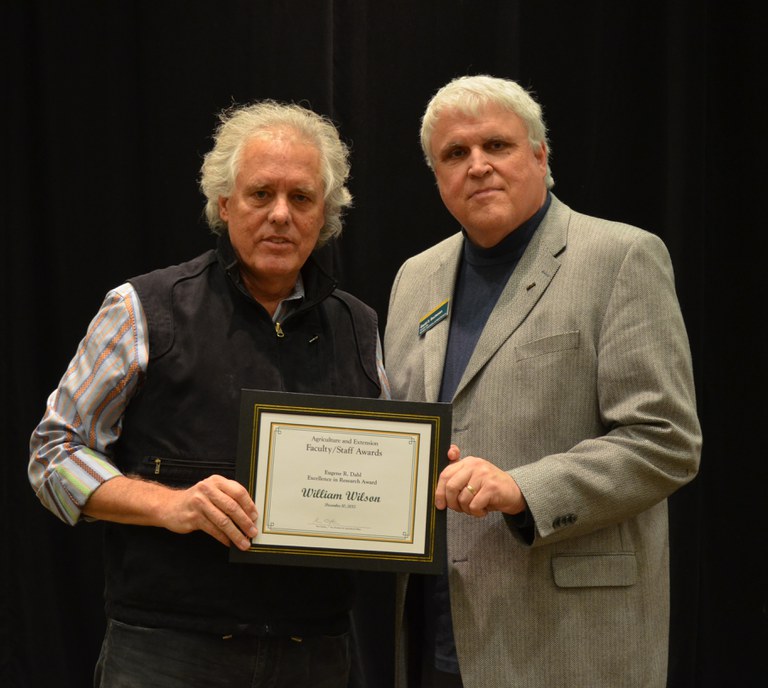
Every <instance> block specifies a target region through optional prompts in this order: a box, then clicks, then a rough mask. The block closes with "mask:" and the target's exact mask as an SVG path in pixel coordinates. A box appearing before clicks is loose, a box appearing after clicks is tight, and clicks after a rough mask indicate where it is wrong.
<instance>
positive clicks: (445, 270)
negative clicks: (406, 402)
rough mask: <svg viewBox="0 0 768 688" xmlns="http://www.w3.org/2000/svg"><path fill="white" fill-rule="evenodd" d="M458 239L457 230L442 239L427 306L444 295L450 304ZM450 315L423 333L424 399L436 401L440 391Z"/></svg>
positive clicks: (460, 244) (437, 301)
mask: <svg viewBox="0 0 768 688" xmlns="http://www.w3.org/2000/svg"><path fill="white" fill-rule="evenodd" d="M462 243H463V237H462V235H461V234H457V235H456V236H455V237H452V238H451V240H449V241H448V242H446V245H445V251H443V252H442V253H441V255H440V256H439V261H438V262H437V263H436V265H435V269H434V271H433V272H432V274H431V275H430V276H429V287H428V290H427V291H428V293H429V294H433V295H434V303H432V304H430V308H437V307H438V306H439V305H440V304H441V303H442V302H443V301H445V300H446V299H448V305H449V308H450V309H452V308H453V288H454V285H455V283H456V271H457V270H458V267H459V259H460V258H461V248H462ZM423 315H426V314H423ZM452 316H453V313H452V311H450V310H449V314H448V317H447V318H446V319H445V320H443V321H442V322H440V323H438V324H437V325H436V326H435V327H433V328H432V329H430V330H428V331H427V332H426V333H425V334H424V391H425V398H426V400H427V401H432V402H434V401H437V398H438V396H439V394H440V385H441V384H442V380H443V367H444V365H445V352H446V349H447V348H448V330H449V326H450V322H451V318H452Z"/></svg>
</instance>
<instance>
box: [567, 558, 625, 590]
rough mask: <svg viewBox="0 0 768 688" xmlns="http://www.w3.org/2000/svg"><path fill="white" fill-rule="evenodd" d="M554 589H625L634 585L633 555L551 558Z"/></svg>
mask: <svg viewBox="0 0 768 688" xmlns="http://www.w3.org/2000/svg"><path fill="white" fill-rule="evenodd" d="M552 575H553V576H554V579H555V585H557V587H558V588H599V587H627V586H630V585H634V584H635V583H637V558H636V557H635V554H634V552H616V553H612V554H561V555H557V556H554V557H552Z"/></svg>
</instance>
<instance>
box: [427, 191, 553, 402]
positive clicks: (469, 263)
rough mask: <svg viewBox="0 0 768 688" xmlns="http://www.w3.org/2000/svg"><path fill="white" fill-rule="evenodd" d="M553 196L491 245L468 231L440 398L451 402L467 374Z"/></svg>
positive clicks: (456, 287) (452, 315) (453, 309)
mask: <svg viewBox="0 0 768 688" xmlns="http://www.w3.org/2000/svg"><path fill="white" fill-rule="evenodd" d="M550 201H551V196H550V194H549V193H547V198H546V200H545V201H544V205H542V206H541V208H539V210H538V211H537V212H536V214H535V215H533V217H531V218H530V219H529V220H527V221H526V222H524V223H523V224H522V225H520V227H518V228H517V229H516V230H515V231H513V232H510V233H509V234H508V235H507V236H506V237H504V238H503V239H502V240H501V241H500V242H499V243H498V244H496V245H495V246H491V248H481V247H479V246H476V245H475V244H473V243H472V242H471V241H470V240H469V238H468V237H467V233H466V231H464V230H462V232H463V234H464V248H463V254H462V257H461V265H460V266H459V274H458V276H457V278H456V286H455V288H454V293H453V303H452V305H451V313H452V314H451V328H450V331H449V334H448V349H447V351H446V354H445V364H444V367H443V381H442V385H441V387H440V401H447V402H450V401H452V400H453V395H454V393H455V392H456V387H457V386H458V384H459V381H460V380H461V376H462V375H463V374H464V369H465V368H466V367H467V363H469V359H470V357H471V356H472V352H473V351H474V350H475V345H476V344H477V340H478V339H479V338H480V334H481V332H482V331H483V328H484V327H485V323H486V322H488V318H489V316H490V315H491V311H493V307H494V306H495V305H496V302H497V301H498V299H499V296H500V295H501V292H502V291H503V290H504V287H505V286H506V284H507V282H508V281H509V278H510V276H511V275H512V272H513V271H514V269H515V267H516V266H517V264H518V262H519V261H520V258H521V257H522V255H523V253H525V249H526V247H527V246H528V242H529V241H530V240H531V237H532V236H533V234H534V232H535V231H536V229H537V227H538V226H539V224H540V223H541V219H542V218H543V217H544V215H546V213H547V210H548V209H549V204H550Z"/></svg>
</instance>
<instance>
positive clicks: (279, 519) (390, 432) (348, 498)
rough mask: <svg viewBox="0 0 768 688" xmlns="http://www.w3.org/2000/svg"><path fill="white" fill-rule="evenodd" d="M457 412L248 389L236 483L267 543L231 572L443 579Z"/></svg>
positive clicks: (235, 553) (256, 544) (242, 554)
mask: <svg viewBox="0 0 768 688" xmlns="http://www.w3.org/2000/svg"><path fill="white" fill-rule="evenodd" d="M450 430H451V406H450V404H443V403H434V404H433V403H416V402H402V401H389V400H383V399H362V398H357V397H339V396H324V395H314V394H295V393H288V392H266V391H260V390H247V389H245V390H242V393H241V413H240V435H239V441H238V455H237V465H236V478H237V480H238V481H239V482H240V483H242V484H243V485H244V486H245V487H246V488H247V489H248V491H249V493H250V495H251V497H252V498H253V501H254V502H255V504H256V508H257V509H258V512H259V519H258V521H257V524H256V526H257V528H258V529H259V533H258V535H257V536H256V537H255V538H253V540H252V541H251V547H250V548H249V549H248V550H247V551H242V550H239V549H237V548H236V547H234V546H232V547H231V548H230V561H236V562H251V563H264V564H283V565H286V564H287V565H296V566H326V567H335V568H350V569H368V570H392V571H409V572H419V573H440V572H442V571H443V570H444V568H445V511H438V510H436V509H435V505H434V495H435V487H436V486H437V480H438V476H439V475H440V471H441V470H442V468H443V467H444V466H445V464H446V463H447V456H446V453H447V451H448V446H449V442H450Z"/></svg>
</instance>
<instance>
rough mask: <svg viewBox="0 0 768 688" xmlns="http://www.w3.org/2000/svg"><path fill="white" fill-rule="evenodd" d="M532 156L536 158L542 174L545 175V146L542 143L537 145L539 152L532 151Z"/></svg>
mask: <svg viewBox="0 0 768 688" xmlns="http://www.w3.org/2000/svg"><path fill="white" fill-rule="evenodd" d="M533 156H534V157H535V158H536V162H537V163H538V165H539V168H540V169H541V171H542V172H544V174H546V173H547V144H546V143H544V142H542V143H540V144H539V150H534V151H533Z"/></svg>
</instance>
